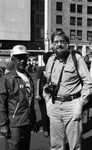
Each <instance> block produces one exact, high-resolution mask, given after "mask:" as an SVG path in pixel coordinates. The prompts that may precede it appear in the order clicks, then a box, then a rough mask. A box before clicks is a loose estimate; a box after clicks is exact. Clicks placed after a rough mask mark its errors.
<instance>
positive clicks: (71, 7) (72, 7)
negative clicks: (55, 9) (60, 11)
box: [70, 4, 76, 12]
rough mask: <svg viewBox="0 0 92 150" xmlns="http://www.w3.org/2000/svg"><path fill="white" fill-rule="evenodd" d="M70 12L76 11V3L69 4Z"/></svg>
mask: <svg viewBox="0 0 92 150" xmlns="http://www.w3.org/2000/svg"><path fill="white" fill-rule="evenodd" d="M70 12H76V5H75V4H70Z"/></svg>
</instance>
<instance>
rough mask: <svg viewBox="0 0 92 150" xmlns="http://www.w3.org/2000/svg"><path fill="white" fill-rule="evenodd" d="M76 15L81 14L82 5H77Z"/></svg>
mask: <svg viewBox="0 0 92 150" xmlns="http://www.w3.org/2000/svg"><path fill="white" fill-rule="evenodd" d="M77 13H82V5H77Z"/></svg>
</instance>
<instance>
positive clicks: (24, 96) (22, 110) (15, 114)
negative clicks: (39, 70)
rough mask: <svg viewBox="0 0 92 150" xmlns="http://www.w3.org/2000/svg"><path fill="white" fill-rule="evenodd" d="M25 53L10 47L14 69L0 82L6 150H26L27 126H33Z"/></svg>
mask: <svg viewBox="0 0 92 150" xmlns="http://www.w3.org/2000/svg"><path fill="white" fill-rule="evenodd" d="M27 58H28V53H27V50H26V47H25V46H23V45H17V46H14V47H13V49H12V50H11V60H12V61H13V62H14V66H15V67H14V69H12V70H11V71H10V72H9V73H7V74H5V75H4V76H3V77H2V78H1V79H0V128H1V133H2V134H3V135H4V136H5V137H6V138H7V139H8V145H9V150H29V147H30V138H31V135H30V125H35V123H36V115H35V109H34V84H33V80H32V78H31V77H30V75H29V74H28V73H27V72H26V71H25V68H26V65H27Z"/></svg>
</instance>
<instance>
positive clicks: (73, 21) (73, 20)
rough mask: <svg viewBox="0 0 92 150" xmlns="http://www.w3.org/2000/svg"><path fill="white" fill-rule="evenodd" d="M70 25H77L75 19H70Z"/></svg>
mask: <svg viewBox="0 0 92 150" xmlns="http://www.w3.org/2000/svg"><path fill="white" fill-rule="evenodd" d="M70 25H75V17H70Z"/></svg>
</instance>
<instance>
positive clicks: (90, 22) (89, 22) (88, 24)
mask: <svg viewBox="0 0 92 150" xmlns="http://www.w3.org/2000/svg"><path fill="white" fill-rule="evenodd" d="M87 26H89V27H92V19H87Z"/></svg>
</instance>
